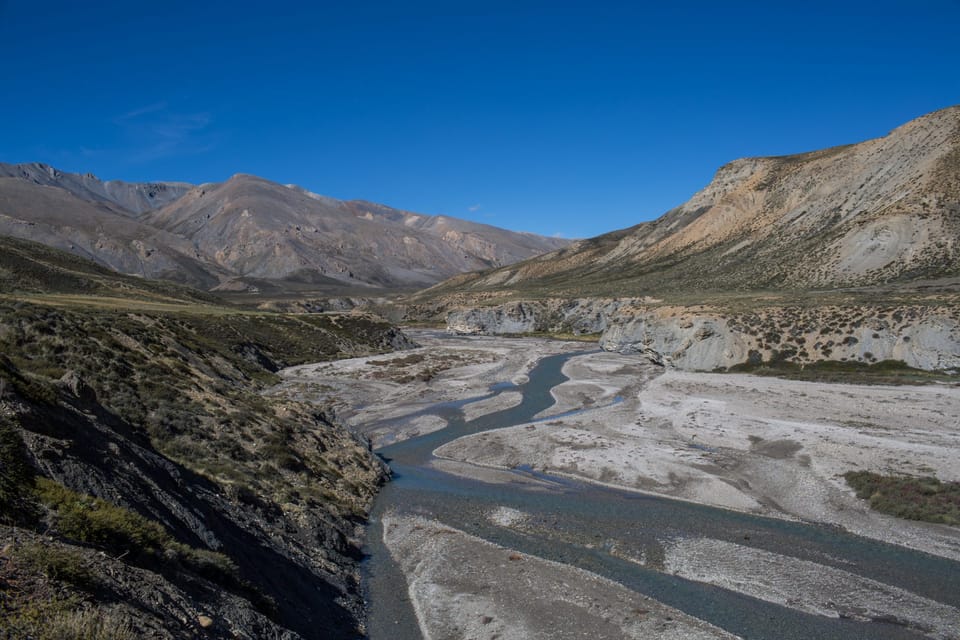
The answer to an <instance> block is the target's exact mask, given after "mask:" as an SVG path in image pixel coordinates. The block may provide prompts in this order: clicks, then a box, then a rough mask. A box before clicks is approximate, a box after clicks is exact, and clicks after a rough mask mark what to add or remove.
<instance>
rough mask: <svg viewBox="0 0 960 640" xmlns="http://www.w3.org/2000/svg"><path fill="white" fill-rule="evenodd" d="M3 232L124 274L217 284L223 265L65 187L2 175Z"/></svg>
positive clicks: (200, 284) (0, 209)
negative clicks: (215, 263) (218, 265)
mask: <svg viewBox="0 0 960 640" xmlns="http://www.w3.org/2000/svg"><path fill="white" fill-rule="evenodd" d="M0 235H6V236H13V237H16V238H23V239H26V240H34V241H36V242H40V243H42V244H45V245H48V246H51V247H56V248H58V249H64V250H67V251H70V252H71V253H73V254H75V255H78V256H82V257H85V258H89V259H91V260H94V261H95V262H98V263H100V264H102V265H104V266H107V267H110V268H111V269H114V270H116V271H119V272H120V273H124V274H129V275H137V276H145V277H151V278H164V279H168V280H173V281H177V282H183V283H186V284H190V285H193V286H197V287H200V288H208V287H212V286H215V285H216V284H217V283H218V282H220V280H221V279H223V278H224V277H225V274H224V272H223V270H222V269H220V268H219V267H217V266H216V265H214V264H212V263H210V262H208V261H207V260H205V259H204V257H203V256H201V255H199V254H198V253H197V251H196V250H195V249H194V247H193V245H192V244H191V243H190V242H189V241H188V240H186V239H184V238H181V237H178V236H175V235H173V234H170V233H168V232H166V231H163V230H160V229H157V228H155V227H151V226H149V225H146V224H144V223H143V222H141V221H139V220H136V219H134V218H133V217H132V215H131V214H130V213H129V212H128V213H124V212H121V210H120V208H119V207H118V206H117V205H116V204H115V203H107V202H103V201H87V200H83V199H81V198H80V197H78V196H76V195H74V194H73V193H71V192H69V191H67V190H65V189H64V188H61V187H56V186H48V185H43V184H37V183H36V182H34V181H31V180H26V179H23V178H0Z"/></svg>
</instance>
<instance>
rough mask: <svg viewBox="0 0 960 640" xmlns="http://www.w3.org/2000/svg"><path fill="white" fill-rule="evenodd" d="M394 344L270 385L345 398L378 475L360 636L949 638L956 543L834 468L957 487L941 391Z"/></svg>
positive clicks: (941, 387)
mask: <svg viewBox="0 0 960 640" xmlns="http://www.w3.org/2000/svg"><path fill="white" fill-rule="evenodd" d="M411 335H412V336H413V337H414V339H415V340H416V341H417V342H418V343H419V344H421V345H423V346H422V347H420V348H419V349H414V350H410V351H406V352H404V353H403V354H402V355H401V354H397V355H394V356H391V357H386V358H385V357H371V358H362V359H353V360H342V361H338V362H335V363H325V364H317V365H303V366H299V367H295V368H292V369H287V370H284V371H283V372H281V376H282V378H283V382H282V383H281V385H279V386H278V387H275V388H274V389H273V390H272V391H271V393H275V394H279V395H282V396H286V397H291V398H296V399H297V400H309V401H320V402H326V401H328V400H329V399H330V398H333V397H336V398H340V399H341V402H342V403H343V404H341V406H340V407H339V408H338V415H340V416H341V417H343V418H345V419H346V420H347V422H348V423H349V424H351V425H353V426H354V427H355V428H357V429H359V430H362V431H364V432H365V433H366V434H367V435H368V436H370V437H371V438H372V440H373V442H374V445H375V447H376V451H377V452H378V453H379V454H380V455H381V456H383V457H384V458H385V459H387V460H389V461H390V463H391V466H392V468H393V471H394V474H395V477H394V479H393V481H392V482H391V483H390V484H388V485H387V486H386V487H385V488H384V490H383V491H382V493H381V495H380V496H379V497H378V499H377V502H376V504H375V507H374V512H373V524H372V527H371V529H370V532H369V533H368V549H369V550H368V553H370V554H371V558H370V559H369V560H368V561H367V563H368V565H367V568H366V573H367V576H368V581H369V586H368V590H369V596H368V597H369V600H370V604H371V618H370V627H369V632H370V637H371V638H420V637H431V638H446V637H478V638H492V637H517V638H540V637H556V638H568V637H569V638H574V637H582V634H583V633H584V632H585V631H586V630H588V629H589V632H590V633H591V634H592V635H595V636H596V637H601V638H626V637H649V634H651V633H653V634H656V636H657V637H664V638H673V637H676V638H688V637H689V638H700V637H703V638H726V637H781V638H793V637H796V638H806V637H811V635H810V634H811V633H813V634H815V635H816V636H817V637H822V638H860V637H862V638H920V637H931V638H944V639H946V638H951V637H952V633H953V630H954V629H955V628H956V622H957V620H960V609H958V606H960V601H958V600H957V598H956V595H955V594H956V593H957V591H958V590H957V586H958V585H957V583H956V579H957V578H956V576H957V575H958V573H957V568H958V567H960V533H958V531H957V529H956V528H955V527H950V526H946V525H942V524H932V523H923V522H916V521H908V520H902V519H897V518H893V517H891V516H886V515H882V514H879V513H877V512H874V511H872V510H871V509H870V508H869V507H868V506H867V505H866V504H865V503H864V501H862V500H860V499H858V498H857V497H856V496H855V495H854V492H853V490H852V489H851V488H850V487H848V486H847V485H846V482H845V480H844V478H843V474H844V473H845V472H846V471H849V470H851V469H872V470H876V471H883V472H894V473H902V472H906V473H923V474H930V475H936V476H938V477H940V478H941V479H943V480H951V481H956V480H958V479H960V478H957V469H956V465H955V463H954V460H955V459H956V455H957V453H958V448H960V440H958V436H957V430H956V428H955V426H954V425H956V423H957V421H958V420H960V391H958V388H957V387H956V386H954V385H946V384H933V385H928V386H923V387H916V386H897V387H890V386H863V385H847V384H841V385H837V384H825V383H815V382H795V381H785V380H779V379H774V378H765V377H755V376H749V375H745V374H704V373H690V372H678V371H666V372H665V371H664V370H663V369H662V368H660V367H656V366H654V365H651V364H648V363H646V362H645V361H644V360H643V359H642V358H639V357H638V356H630V355H620V354H615V353H605V352H601V351H597V350H589V348H588V346H589V345H586V346H585V345H584V343H582V342H562V341H555V340H543V339H536V338H516V339H504V338H495V337H450V336H446V335H443V334H440V333H436V332H430V331H412V332H411ZM345 398H350V400H349V401H345V400H343V399H345ZM907 425H909V426H907ZM745 558H748V559H749V560H746V561H745V560H744V559H745ZM611 581H612V582H611ZM398 583H405V584H406V585H407V587H408V589H407V591H406V592H405V593H404V592H402V590H398V588H397V584H398ZM554 585H555V586H554ZM398 591H399V592H398ZM570 621H573V622H570Z"/></svg>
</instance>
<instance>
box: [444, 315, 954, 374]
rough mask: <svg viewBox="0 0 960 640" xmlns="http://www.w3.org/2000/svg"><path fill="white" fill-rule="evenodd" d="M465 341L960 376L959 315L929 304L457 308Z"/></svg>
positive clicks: (454, 324) (725, 364) (668, 359)
mask: <svg viewBox="0 0 960 640" xmlns="http://www.w3.org/2000/svg"><path fill="white" fill-rule="evenodd" d="M447 328H448V330H449V331H451V332H454V333H461V334H481V335H498V334H517V333H531V332H555V333H556V332H562V333H578V334H584V333H586V334H592V333H600V332H602V335H601V337H600V346H601V347H602V348H603V349H605V350H607V351H619V352H623V353H638V354H641V355H643V356H645V357H647V358H648V359H650V360H651V361H653V362H656V363H657V364H661V365H664V366H669V367H674V368H677V369H683V370H689V371H714V370H717V369H727V368H730V367H733V366H735V365H739V364H760V363H762V362H776V361H785V362H792V363H796V364H800V365H804V364H809V363H813V362H821V361H840V362H859V363H865V364H872V363H877V362H882V361H884V360H896V361H900V362H903V363H904V364H906V365H907V366H910V367H914V368H917V369H925V370H941V371H950V370H960V310H958V309H956V308H955V307H954V306H950V305H939V306H924V305H906V306H898V307H882V306H835V305H823V306H816V307H801V306H771V307H761V308H759V309H758V310H756V311H751V312H729V311H724V310H722V309H719V308H709V307H676V306H664V305H652V304H649V301H645V300H637V299H622V300H617V299H581V300H573V301H561V300H546V301H543V300H540V301H532V302H512V303H507V304H504V305H500V306H495V307H480V308H469V309H460V310H454V311H451V312H450V313H449V314H448V316H447Z"/></svg>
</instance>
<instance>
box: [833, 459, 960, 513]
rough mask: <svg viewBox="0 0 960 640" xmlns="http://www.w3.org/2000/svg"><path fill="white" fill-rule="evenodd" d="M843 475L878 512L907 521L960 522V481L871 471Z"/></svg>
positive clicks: (858, 495)
mask: <svg viewBox="0 0 960 640" xmlns="http://www.w3.org/2000/svg"><path fill="white" fill-rule="evenodd" d="M843 477H844V478H846V480H847V484H849V485H850V486H851V487H852V488H853V489H854V490H855V491H856V493H857V497H858V498H861V499H864V500H868V501H869V502H870V507H871V508H872V509H875V510H876V511H880V512H881V513H886V514H889V515H892V516H897V517H899V518H906V519H908V520H923V521H925V522H940V523H943V524H949V525H960V482H941V481H940V480H938V479H937V478H934V477H932V476H925V477H920V478H917V477H912V476H897V475H881V474H878V473H872V472H870V471H848V472H847V473H846V474H844V476H843Z"/></svg>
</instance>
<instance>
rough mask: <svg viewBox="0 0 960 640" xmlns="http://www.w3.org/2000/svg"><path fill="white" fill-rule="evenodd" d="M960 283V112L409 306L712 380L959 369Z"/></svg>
mask: <svg viewBox="0 0 960 640" xmlns="http://www.w3.org/2000/svg"><path fill="white" fill-rule="evenodd" d="M958 287H960V106H958V107H951V108H948V109H944V110H942V111H937V112H935V113H931V114H929V115H926V116H923V117H921V118H918V119H916V120H914V121H911V122H909V123H907V124H905V125H903V126H901V127H898V128H897V129H895V130H893V131H892V132H891V133H890V134H889V135H887V136H885V137H883V138H879V139H876V140H868V141H866V142H862V143H859V144H854V145H848V146H843V147H835V148H831V149H824V150H822V151H815V152H812V153H804V154H798V155H794V156H784V157H775V158H746V159H742V160H736V161H734V162H731V163H729V164H727V165H724V166H723V167H721V168H720V169H719V170H718V171H717V174H716V176H715V177H714V179H713V180H712V181H711V182H710V184H708V185H707V186H706V187H705V188H704V189H702V190H701V191H700V192H698V193H697V194H696V195H694V196H693V197H692V198H691V199H690V200H689V201H688V202H687V203H685V204H683V205H682V206H680V207H677V208H676V209H673V210H671V211H669V212H667V213H666V214H664V215H663V216H662V217H660V218H659V219H657V220H654V221H652V222H645V223H642V224H639V225H637V226H635V227H631V228H629V229H624V230H621V231H616V232H613V233H610V234H606V235H603V236H599V237H597V238H592V239H589V240H583V241H579V242H577V243H574V244H573V245H571V246H570V247H567V248H564V249H561V250H559V251H555V252H553V253H550V254H545V255H542V256H539V257H536V258H533V259H530V260H527V261H524V262H520V263H517V264H515V265H511V266H508V267H504V268H500V269H494V270H488V271H485V272H481V273H476V274H466V275H462V276H457V277H455V278H452V279H451V280H449V281H447V282H444V283H441V284H439V285H437V286H435V287H432V288H431V289H428V290H426V291H424V292H421V293H419V294H417V295H415V296H412V297H411V298H410V299H409V300H408V307H407V309H408V313H409V314H410V315H411V316H412V317H432V318H438V317H443V316H444V315H445V317H446V321H447V326H448V328H449V329H450V330H451V331H456V332H465V333H473V332H476V333H526V332H531V331H548V332H558V331H559V332H562V333H569V332H573V333H588V334H598V335H601V337H600V340H601V345H602V346H603V347H604V348H605V349H611V350H618V351H630V352H638V353H642V354H644V355H646V356H647V357H649V358H650V359H651V360H653V361H655V362H658V363H660V364H664V365H668V366H674V367H678V368H685V369H695V370H702V371H704V370H705V371H713V370H716V369H728V368H731V367H736V366H748V365H760V364H761V363H770V362H778V363H779V362H782V363H787V364H789V365H791V366H797V367H804V366H807V365H809V364H815V363H822V362H839V363H846V364H850V363H858V364H864V365H869V364H871V363H874V364H875V363H879V362H883V361H888V360H890V361H897V362H900V363H903V364H905V365H907V366H909V367H914V368H919V369H925V370H948V371H957V370H960V328H958V318H960V298H958V296H957V293H958V290H960V289H958ZM770 300H775V302H770Z"/></svg>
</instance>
